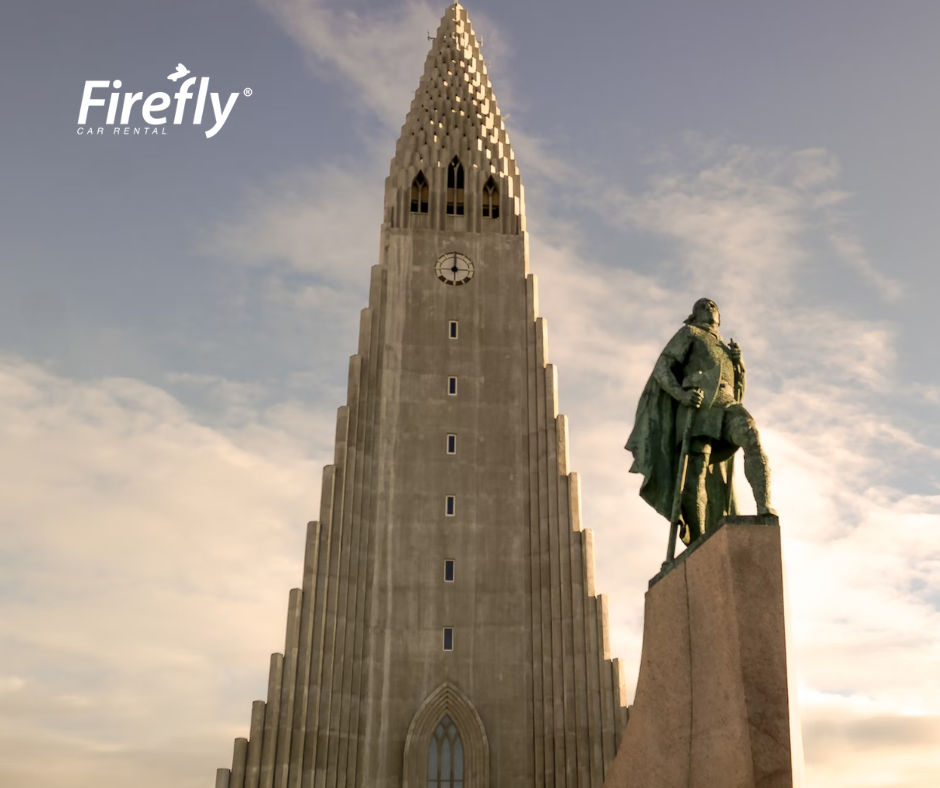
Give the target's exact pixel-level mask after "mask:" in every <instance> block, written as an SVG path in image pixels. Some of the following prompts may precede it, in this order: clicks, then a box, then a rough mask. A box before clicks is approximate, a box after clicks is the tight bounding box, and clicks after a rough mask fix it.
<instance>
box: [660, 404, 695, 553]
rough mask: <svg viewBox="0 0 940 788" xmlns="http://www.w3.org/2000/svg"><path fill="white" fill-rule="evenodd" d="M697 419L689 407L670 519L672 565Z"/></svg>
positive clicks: (692, 409)
mask: <svg viewBox="0 0 940 788" xmlns="http://www.w3.org/2000/svg"><path fill="white" fill-rule="evenodd" d="M694 418H695V408H693V407H691V406H689V407H688V409H687V410H686V412H685V425H684V427H683V429H682V451H681V452H680V454H679V471H678V473H677V474H676V491H675V494H674V495H673V496H672V516H671V517H670V518H669V546H668V547H667V548H666V563H664V564H663V569H665V568H666V564H670V563H672V562H673V561H674V560H675V558H676V533H677V532H678V531H679V520H680V519H681V517H682V489H683V488H684V487H685V476H686V471H688V468H689V443H690V442H691V440H692V420H693V419H694Z"/></svg>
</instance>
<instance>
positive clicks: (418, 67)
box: [258, 0, 441, 128]
mask: <svg viewBox="0 0 940 788" xmlns="http://www.w3.org/2000/svg"><path fill="white" fill-rule="evenodd" d="M258 3H259V5H260V6H261V7H262V8H264V9H265V10H267V11H268V12H269V13H271V14H272V15H273V16H274V18H275V19H276V20H277V21H278V22H279V23H280V24H281V26H282V27H283V28H284V30H285V32H287V33H288V35H290V36H291V38H293V39H294V41H295V42H296V43H297V44H298V45H299V46H300V47H301V49H302V50H303V51H304V52H305V53H306V54H307V55H308V56H309V58H310V61H309V62H310V63H311V65H312V66H313V67H314V68H315V69H317V71H318V73H320V74H322V75H323V76H324V77H326V78H339V79H340V80H342V81H344V82H346V83H347V84H348V85H349V86H350V87H351V88H352V91H351V92H350V95H351V96H352V97H353V100H354V101H355V102H356V103H357V104H358V106H359V107H361V108H363V109H366V110H368V111H369V112H371V113H375V114H376V115H377V116H378V117H379V118H380V119H381V120H382V121H383V122H384V123H385V124H387V125H388V126H390V127H391V128H398V126H400V125H401V123H402V121H403V120H404V118H403V116H402V108H403V107H407V106H408V105H409V104H410V102H411V97H412V95H413V93H414V88H411V90H409V86H410V85H413V84H414V82H415V76H416V75H417V74H421V73H422V70H423V66H424V58H425V54H426V44H427V33H428V31H430V33H431V35H433V34H434V32H435V31H436V30H437V27H438V24H439V23H440V18H441V7H440V6H439V5H438V4H434V3H428V2H420V1H419V2H407V3H395V4H392V5H390V7H388V8H387V9H385V10H384V11H375V10H370V12H369V14H368V15H365V14H359V13H356V11H354V10H350V9H349V8H348V7H347V8H343V9H342V10H339V9H338V8H337V7H335V6H333V7H331V5H332V4H329V3H326V2H322V1H321V0H258ZM415 87H417V86H416V85H415Z"/></svg>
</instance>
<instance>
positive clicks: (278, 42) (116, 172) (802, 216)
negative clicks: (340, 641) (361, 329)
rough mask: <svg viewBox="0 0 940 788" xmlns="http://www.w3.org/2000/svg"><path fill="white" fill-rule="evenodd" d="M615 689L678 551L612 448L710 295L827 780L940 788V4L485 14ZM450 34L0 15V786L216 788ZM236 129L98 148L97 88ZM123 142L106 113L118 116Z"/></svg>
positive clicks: (261, 678) (306, 9)
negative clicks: (202, 93)
mask: <svg viewBox="0 0 940 788" xmlns="http://www.w3.org/2000/svg"><path fill="white" fill-rule="evenodd" d="M468 10H469V13H470V16H471V19H472V20H473V24H474V28H475V29H476V31H477V33H478V35H480V36H482V38H483V41H484V44H483V53H484V57H485V58H486V60H487V63H488V66H489V70H490V77H491V80H492V82H493V85H494V88H495V91H496V95H497V98H498V102H499V106H500V108H501V111H502V113H503V115H504V117H505V119H506V125H507V128H508V130H509V134H510V137H511V139H512V142H513V147H514V150H515V152H516V156H517V160H518V163H519V167H520V170H521V173H522V179H523V183H524V184H525V186H526V203H527V215H528V227H529V231H530V233H531V266H532V270H533V271H534V272H535V273H537V274H538V275H539V278H540V291H541V302H542V303H541V312H542V314H543V315H544V316H545V317H546V318H547V319H548V322H549V325H550V331H551V344H550V348H551V360H552V361H553V363H556V364H557V365H558V368H559V378H560V398H561V408H562V411H563V412H564V413H566V414H567V415H568V416H569V418H570V422H571V442H572V449H571V454H572V458H571V459H572V462H571V465H572V468H573V469H575V470H578V471H579V472H580V474H581V476H582V480H583V487H584V498H585V501H584V503H585V521H586V524H587V525H588V526H589V527H592V528H594V529H595V532H596V540H597V543H598V546H599V551H598V567H597V569H598V587H599V589H600V590H601V591H603V592H605V593H608V594H609V595H610V600H611V602H610V610H611V625H612V633H613V640H614V652H615V654H616V655H618V656H620V657H621V658H622V659H623V661H624V663H625V665H626V670H627V681H628V685H630V687H631V690H630V691H631V692H632V683H633V681H634V680H635V674H636V666H637V662H638V659H639V648H640V637H641V631H642V630H641V627H642V593H643V590H644V588H645V583H646V581H647V579H648V577H649V576H650V575H652V574H653V573H654V572H655V570H656V567H657V566H658V562H659V561H660V560H661V556H660V553H661V552H662V549H663V542H664V538H665V537H664V527H663V525H662V523H661V522H659V520H658V518H657V516H656V515H655V514H654V513H653V512H652V511H651V510H649V509H648V508H647V507H645V505H644V504H643V503H642V501H640V500H639V499H638V497H637V495H636V490H637V487H638V481H639V480H638V479H637V478H636V477H629V476H628V474H627V467H628V462H627V457H626V455H625V453H624V452H623V450H622V448H621V447H622V445H623V442H624V439H625V438H626V435H627V434H628V432H629V429H630V426H631V424H632V417H633V411H634V408H635V403H636V399H637V396H638V394H639V391H640V389H641V388H642V385H643V383H644V382H645V379H646V376H647V375H648V374H649V370H650V368H651V367H652V364H653V361H654V360H655V357H656V354H657V353H658V351H659V350H660V349H661V347H662V345H663V344H664V343H665V341H666V340H667V339H668V337H669V336H670V335H671V334H672V332H673V331H674V330H675V328H676V327H677V326H678V325H679V323H680V321H681V320H682V319H683V318H684V317H685V315H686V314H687V313H688V311H689V308H690V306H691V304H692V302H693V301H694V300H695V299H696V298H698V297H699V296H702V295H708V296H709V297H712V298H714V299H715V300H716V301H717V302H718V303H719V305H720V306H721V308H722V316H723V321H724V322H723V326H722V330H723V332H724V334H725V336H726V337H729V336H733V337H734V338H735V339H736V340H737V341H738V342H739V343H740V344H741V346H742V349H743V351H744V353H745V356H746V358H747V360H748V366H749V391H748V403H749V407H750V408H751V410H752V412H753V413H754V414H755V416H756V418H757V420H758V423H759V425H760V427H761V431H762V435H763V436H764V439H765V442H766V444H767V451H768V454H769V456H770V460H771V464H772V467H773V469H774V479H775V493H776V499H777V501H776V503H777V507H778V509H779V510H780V512H781V517H782V522H783V534H784V543H785V545H784V546H785V552H786V557H787V562H788V571H789V584H790V595H791V602H792V611H793V636H794V650H793V659H794V660H795V662H794V664H795V665H796V668H797V671H798V673H799V676H800V691H801V714H802V718H803V730H804V740H805V748H806V759H807V781H808V784H809V785H812V786H826V788H830V787H832V788H841V787H842V786H845V788H849V786H851V787H852V788H858V787H859V786H863V787H869V786H870V787H871V788H876V787H877V788H888V787H889V786H892V787H893V786H912V787H913V788H921V787H924V788H926V786H934V785H936V784H937V783H938V781H940V754H938V753H940V747H938V746H937V744H938V742H940V678H938V672H937V670H936V665H937V664H938V660H940V635H938V634H937V633H940V614H938V607H940V547H938V544H937V541H936V537H935V534H936V533H937V532H938V529H940V490H938V481H940V474H938V465H940V463H938V460H940V451H938V449H937V448H936V447H937V446H938V445H940V418H938V415H940V414H938V410H940V382H938V377H937V372H936V370H937V369H938V368H940V349H938V344H937V342H936V340H935V328H934V324H933V321H934V315H935V312H936V300H937V294H938V292H940V273H938V271H940V268H938V266H937V264H936V250H937V248H938V246H940V238H938V235H940V229H938V227H940V226H938V223H937V221H936V216H937V215H938V209H940V205H938V202H940V196H938V195H940V192H938V190H937V188H936V184H937V183H938V182H940V156H938V154H937V151H936V140H937V139H938V138H940V102H938V100H937V98H936V89H935V81H936V74H937V72H938V66H940V63H938V60H940V54H938V50H937V47H936V40H937V35H938V32H940V6H938V5H937V4H936V3H935V2H932V1H931V2H928V1H926V0H925V1H924V2H915V1H914V0H901V2H897V3H892V4H887V3H882V2H874V1H869V0H824V2H819V0H816V2H804V0H794V1H793V2H789V3H786V4H770V3H753V2H748V3H745V2H717V1H716V0H707V1H706V2H692V0H681V1H680V0H675V1H673V2H668V1H666V2H657V3H655V4H653V3H629V4H624V3H613V2H611V3H602V2H589V3H584V4H580V5H577V6H575V5H574V4H567V5H559V6H558V7H552V6H548V5H546V4H544V3H535V2H528V1H527V0H519V1H518V2H514V3H513V4H511V5H507V4H504V3H496V2H489V1H485V2H479V3H473V4H471V5H469V6H468ZM443 11H444V6H443V5H437V4H434V5H431V4H427V3H425V2H386V3H377V2H366V1H365V0H362V1H361V2H346V3H343V4H340V3H332V2H314V1H313V0H258V1H257V2H254V3H252V2H231V1H228V2H221V0H218V1H215V0H212V1H202V2H198V3H189V2H163V3H160V4H152V3H137V2H134V3H127V2H116V1H115V2H101V1H93V2H85V3H81V4H76V3H67V2H42V1H39V2H31V3H18V4H8V5H7V6H5V7H4V9H3V10H2V11H0V95H2V100H3V106H4V109H5V114H4V124H3V130H4V143H5V144H4V145H3V146H2V147H0V176H2V180H0V184H2V188H0V437H2V439H0V458H2V465H3V467H4V472H3V473H2V474H0V500H3V501H4V504H5V505H4V506H3V507H0V752H3V753H5V755H4V756H3V757H0V783H3V784H4V785H11V786H20V785H23V786H25V785H29V786H31V788H32V787H33V786H38V788H54V787H55V788H57V787H58V786H62V787H63V788H64V787H65V786H69V788H83V787H84V786H92V785H101V784H104V785H119V784H133V785H139V786H143V788H147V786H149V785H154V786H155V785H157V784H158V783H160V784H166V783H167V782H168V781H169V782H170V783H171V784H174V785H179V786H190V785H192V786H196V785H205V784H208V783H210V782H211V779H212V775H213V773H214V769H215V767H216V766H222V765H226V764H227V763H228V762H229V760H230V757H231V741H232V739H233V738H234V737H235V736H240V735H245V732H246V731H247V724H248V717H249V712H250V701H251V700H252V699H254V698H256V697H263V694H264V687H265V682H266V676H265V672H266V667H267V662H268V659H267V656H268V654H269V653H270V652H272V651H277V650H280V649H281V648H282V645H283V644H282V638H283V631H282V630H283V625H284V617H285V611H286V601H287V593H288V590H289V589H290V588H291V587H292V586H294V585H296V584H297V583H298V581H299V578H300V569H301V545H302V542H303V524H304V523H305V521H306V520H307V519H310V518H312V517H313V516H315V512H316V511H317V496H318V495H319V481H318V480H319V476H320V467H321V466H322V465H323V464H324V463H326V462H328V461H329V458H330V457H331V455H332V446H331V440H332V435H333V426H332V424H333V418H334V416H333V414H334V411H335V408H336V406H337V405H339V404H340V403H342V402H343V401H344V400H345V392H344V388H345V376H346V358H347V357H348V355H349V354H351V353H352V352H353V351H354V350H355V337H356V330H357V324H358V311H359V309H360V308H362V307H363V306H364V305H365V303H366V293H367V284H368V271H369V267H370V266H371V265H373V264H374V263H375V262H376V260H377V253H378V227H379V222H380V220H381V195H382V189H383V182H384V177H385V175H386V174H387V171H388V163H389V159H390V158H391V156H392V153H393V151H394V142H395V139H396V137H397V134H398V130H399V128H400V126H401V124H402V123H403V122H404V118H405V113H406V111H407V108H408V104H409V102H410V99H411V96H412V95H413V91H414V89H415V88H416V87H417V84H418V79H419V77H420V75H421V73H422V68H423V62H424V57H425V55H426V52H427V47H428V41H427V38H426V33H427V31H431V32H432V33H433V32H434V30H435V29H436V27H437V24H438V20H439V19H440V16H441V14H442V13H443ZM177 62H183V63H184V64H185V65H186V66H187V67H188V68H189V69H191V70H192V73H193V75H195V76H209V77H210V79H211V87H210V90H212V91H218V92H220V93H222V94H224V95H225V96H227V95H228V94H229V93H231V92H240V91H242V90H243V89H244V88H251V89H252V95H251V96H245V95H243V94H241V95H240V96H239V98H238V99H237V101H236V103H235V106H234V108H233V110H232V113H231V116H230V117H229V119H228V121H227V122H226V125H225V126H224V128H223V129H222V130H221V131H220V132H219V134H218V135H217V136H215V137H214V138H212V139H206V138H205V136H204V133H203V130H204V129H205V128H206V127H205V126H203V127H202V129H200V128H198V127H193V126H191V125H188V124H183V125H181V126H170V127H168V129H167V134H166V135H165V136H159V137H153V138H150V137H136V138H135V137H113V136H112V135H110V134H106V135H104V136H100V137H98V136H95V137H90V138H86V137H84V136H79V135H77V134H76V123H75V121H76V118H77V115H78V110H79V104H80V101H81V95H82V88H83V85H84V82H85V80H87V79H103V80H110V79H121V80H122V81H123V90H134V91H143V92H144V94H145V95H146V94H149V93H152V92H154V91H158V90H166V89H167V85H168V83H167V82H166V75H167V74H169V73H171V72H172V71H173V69H174V68H175V64H176V63H177ZM99 117H100V116H99Z"/></svg>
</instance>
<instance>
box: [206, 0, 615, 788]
mask: <svg viewBox="0 0 940 788" xmlns="http://www.w3.org/2000/svg"><path fill="white" fill-rule="evenodd" d="M557 400H558V398H557V372H556V369H555V367H554V366H552V365H551V364H549V363H548V334H547V326H546V323H545V320H544V319H542V318H541V317H539V314H538V289H537V283H536V280H535V277H534V276H533V275H532V274H530V273H529V262H528V243H527V236H526V229H525V201H524V198H523V189H522V183H521V180H520V176H519V169H518V167H517V166H516V161H515V156H514V154H513V150H512V147H511V145H510V142H509V137H508V135H507V133H506V128H505V126H504V124H503V121H502V118H501V116H500V112H499V109H498V108H497V106H496V98H495V96H494V95H493V90H492V86H491V85H490V81H489V79H488V78H487V71H486V66H485V65H484V64H483V61H482V58H481V56H480V49H479V42H478V41H477V39H476V37H475V35H474V32H473V28H472V27H471V25H470V20H469V18H468V17H467V12H466V10H465V9H464V8H463V7H462V6H460V5H459V4H456V3H455V4H454V5H452V6H451V7H450V8H448V9H447V11H446V13H445V14H444V17H443V19H442V20H441V25H440V28H439V30H438V32H437V36H436V38H435V39H434V43H433V45H432V47H431V51H430V53H429V54H428V58H427V62H426V64H425V68H424V75H423V76H422V78H421V82H420V85H419V86H418V90H417V92H416V93H415V98H414V100H413V101H412V103H411V109H410V111H409V113H408V116H407V118H406V120H405V124H404V126H403V127H402V132H401V138H400V139H399V140H398V144H397V147H396V150H395V156H394V158H393V159H392V163H391V172H390V174H389V176H388V178H387V180H386V182H385V209H384V218H383V225H382V232H381V248H380V257H379V264H378V265H376V266H374V267H373V268H372V275H371V286H370V293H369V306H368V308H366V309H364V310H363V311H362V317H361V322H360V331H359V346H358V352H357V353H356V355H354V356H352V357H351V359H350V364H349V386H348V395H347V401H346V404H345V405H344V406H342V407H341V408H339V412H338V417H337V424H336V449H335V457H334V461H333V464H332V465H329V466H327V467H326V468H325V469H324V473H323V482H322V495H321V503H320V512H319V519H318V520H317V521H316V522H313V523H310V525H309V526H308V531H307V541H306V552H305V558H304V566H303V583H302V587H301V588H299V589H294V590H293V591H291V593H290V599H289V603H288V615H287V636H286V644H285V649H284V654H283V655H281V654H274V655H272V657H271V668H270V680H269V687H268V697H267V701H256V702H255V704H254V706H253V708H252V716H251V728H250V735H249V737H248V739H236V741H235V752H234V757H233V765H232V768H231V770H229V769H220V770H219V772H218V775H217V782H216V786H217V788H259V786H260V787H261V788H273V787H274V786H276V788H490V787H492V788H496V786H499V788H549V786H551V788H601V786H602V784H603V781H604V776H605V773H606V772H607V771H608V769H609V766H610V764H611V762H612V760H613V757H614V755H615V752H616V749H617V746H618V743H619V741H620V739H621V737H622V735H623V732H624V729H625V726H626V721H627V710H626V708H625V706H624V691H623V687H622V679H621V671H620V666H619V664H618V662H617V660H611V658H610V648H609V641H608V634H607V610H606V602H605V599H604V597H602V596H595V592H594V559H593V553H592V549H593V547H592V546H593V541H592V534H591V532H590V531H587V530H583V529H582V527H581V504H580V487H579V481H578V476H577V474H575V473H571V472H569V469H568V424H567V420H566V418H565V417H564V416H561V415H558V412H557Z"/></svg>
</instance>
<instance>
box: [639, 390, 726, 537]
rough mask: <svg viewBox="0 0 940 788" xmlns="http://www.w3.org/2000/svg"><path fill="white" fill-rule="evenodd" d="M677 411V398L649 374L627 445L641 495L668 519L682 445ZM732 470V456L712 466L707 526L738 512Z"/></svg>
mask: <svg viewBox="0 0 940 788" xmlns="http://www.w3.org/2000/svg"><path fill="white" fill-rule="evenodd" d="M678 412H679V403H678V401H676V400H675V399H674V398H673V397H671V396H670V395H669V394H668V393H666V391H664V390H663V388H662V386H660V385H659V383H657V382H656V380H655V378H653V376H650V379H649V380H648V381H647V382H646V386H645V387H644V389H643V393H642V394H641V395H640V402H639V404H638V405H637V408H636V421H635V422H634V424H633V432H631V433H630V437H629V438H628V439H627V445H626V446H625V447H624V448H625V449H626V450H627V451H629V452H630V453H631V454H633V465H632V466H631V467H630V472H631V473H639V474H642V475H643V483H642V484H641V485H640V495H641V496H642V498H643V500H645V501H646V502H647V503H648V504H649V505H650V506H652V507H653V508H654V509H655V510H656V511H657V512H659V513H660V514H661V515H662V516H663V517H665V518H666V519H667V520H668V519H669V517H670V516H671V514H672V501H673V498H674V496H675V491H676V475H677V473H678V471H679V454H680V451H681V448H682V435H680V434H678V433H677V428H676V424H677V421H678V420H677V418H676V417H677V415H678ZM733 472H734V457H733V456H731V457H729V458H728V459H726V460H724V461H722V462H715V463H712V464H711V465H710V466H709V469H708V478H707V480H706V490H707V494H708V512H707V515H706V528H707V529H708V530H711V529H712V528H714V527H715V525H717V523H718V521H719V520H720V519H721V518H722V517H724V516H725V515H726V514H736V513H737V505H736V503H735V500H734V485H733V483H732V475H733Z"/></svg>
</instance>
